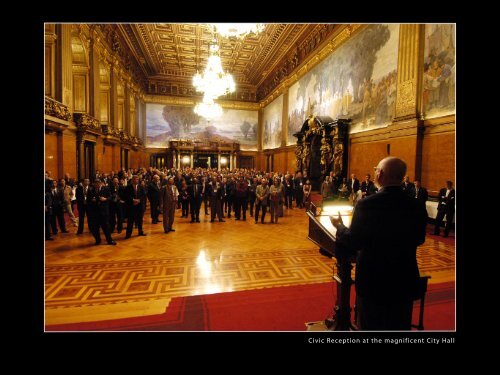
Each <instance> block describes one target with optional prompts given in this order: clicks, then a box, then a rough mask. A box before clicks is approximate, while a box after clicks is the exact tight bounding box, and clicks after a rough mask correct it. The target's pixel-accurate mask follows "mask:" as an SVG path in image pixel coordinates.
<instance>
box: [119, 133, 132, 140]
mask: <svg viewBox="0 0 500 375" xmlns="http://www.w3.org/2000/svg"><path fill="white" fill-rule="evenodd" d="M120 139H121V141H122V142H123V143H131V141H132V139H131V137H130V135H128V134H127V133H125V132H123V131H121V132H120Z"/></svg>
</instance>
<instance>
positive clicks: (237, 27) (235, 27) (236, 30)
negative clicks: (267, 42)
mask: <svg viewBox="0 0 500 375" xmlns="http://www.w3.org/2000/svg"><path fill="white" fill-rule="evenodd" d="M211 25H212V27H213V28H214V29H215V31H216V32H217V33H218V34H219V35H221V36H223V37H225V38H241V39H243V38H245V37H246V36H247V35H249V34H255V35H257V34H259V33H261V32H262V31H263V30H264V27H265V26H264V24H263V23H212V24H211Z"/></svg>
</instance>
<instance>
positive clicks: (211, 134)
mask: <svg viewBox="0 0 500 375" xmlns="http://www.w3.org/2000/svg"><path fill="white" fill-rule="evenodd" d="M257 129H258V111H247V110H237V109H224V110H223V114H222V116H221V117H220V118H218V119H214V120H210V121H208V120H207V119H205V118H203V117H200V116H198V115H197V114H196V113H194V112H193V107H181V106H174V105H163V104H152V103H148V104H147V105H146V147H167V146H168V142H169V141H170V140H171V139H176V138H177V139H178V138H181V139H191V140H200V141H207V140H210V141H225V142H239V143H240V149H241V150H252V151H253V150H257V134H258V133H257Z"/></svg>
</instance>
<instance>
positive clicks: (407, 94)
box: [396, 79, 417, 117]
mask: <svg viewBox="0 0 500 375" xmlns="http://www.w3.org/2000/svg"><path fill="white" fill-rule="evenodd" d="M416 100H417V98H416V90H415V79H409V80H407V81H404V82H400V83H399V84H398V91H397V100H396V116H397V117H398V116H404V115H407V114H413V113H414V112H415V111H416Z"/></svg>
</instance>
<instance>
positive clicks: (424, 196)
mask: <svg viewBox="0 0 500 375" xmlns="http://www.w3.org/2000/svg"><path fill="white" fill-rule="evenodd" d="M444 193H445V194H446V191H445V192H444ZM412 198H415V199H416V200H417V201H419V202H420V203H422V204H423V205H424V206H425V202H427V200H428V199H429V193H428V192H427V189H425V188H423V187H419V188H418V193H417V189H416V188H414V189H413V195H412Z"/></svg>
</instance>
